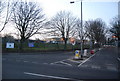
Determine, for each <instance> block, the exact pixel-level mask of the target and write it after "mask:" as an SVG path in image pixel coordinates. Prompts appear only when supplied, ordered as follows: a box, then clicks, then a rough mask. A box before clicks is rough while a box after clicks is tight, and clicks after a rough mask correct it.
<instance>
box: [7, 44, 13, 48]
mask: <svg viewBox="0 0 120 81" xmlns="http://www.w3.org/2000/svg"><path fill="white" fill-rule="evenodd" d="M6 48H14V43H6Z"/></svg>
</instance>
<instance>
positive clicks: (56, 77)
mask: <svg viewBox="0 0 120 81" xmlns="http://www.w3.org/2000/svg"><path fill="white" fill-rule="evenodd" d="M24 74H28V75H34V76H40V77H48V78H55V79H66V80H74V79H71V78H64V77H58V76H49V75H42V74H36V73H29V72H24Z"/></svg>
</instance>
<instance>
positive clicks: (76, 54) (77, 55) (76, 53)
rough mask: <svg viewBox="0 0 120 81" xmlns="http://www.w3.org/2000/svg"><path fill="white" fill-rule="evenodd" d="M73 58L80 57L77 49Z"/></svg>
mask: <svg viewBox="0 0 120 81" xmlns="http://www.w3.org/2000/svg"><path fill="white" fill-rule="evenodd" d="M74 59H80V51H79V50H76V51H75V57H74Z"/></svg>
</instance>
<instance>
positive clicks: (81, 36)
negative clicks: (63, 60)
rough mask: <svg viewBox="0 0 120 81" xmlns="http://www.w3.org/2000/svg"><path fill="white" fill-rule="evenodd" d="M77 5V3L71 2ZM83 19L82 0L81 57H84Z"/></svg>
mask: <svg viewBox="0 0 120 81" xmlns="http://www.w3.org/2000/svg"><path fill="white" fill-rule="evenodd" d="M70 3H71V4H72V3H75V1H71V2H70ZM82 54H83V17H82V0H81V57H82V56H83V55H82Z"/></svg>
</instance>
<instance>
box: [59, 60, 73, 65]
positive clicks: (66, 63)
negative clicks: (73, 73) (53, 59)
mask: <svg viewBox="0 0 120 81" xmlns="http://www.w3.org/2000/svg"><path fill="white" fill-rule="evenodd" d="M60 63H62V64H66V65H68V66H72V65H71V64H69V63H66V62H63V61H61V62H60Z"/></svg>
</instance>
